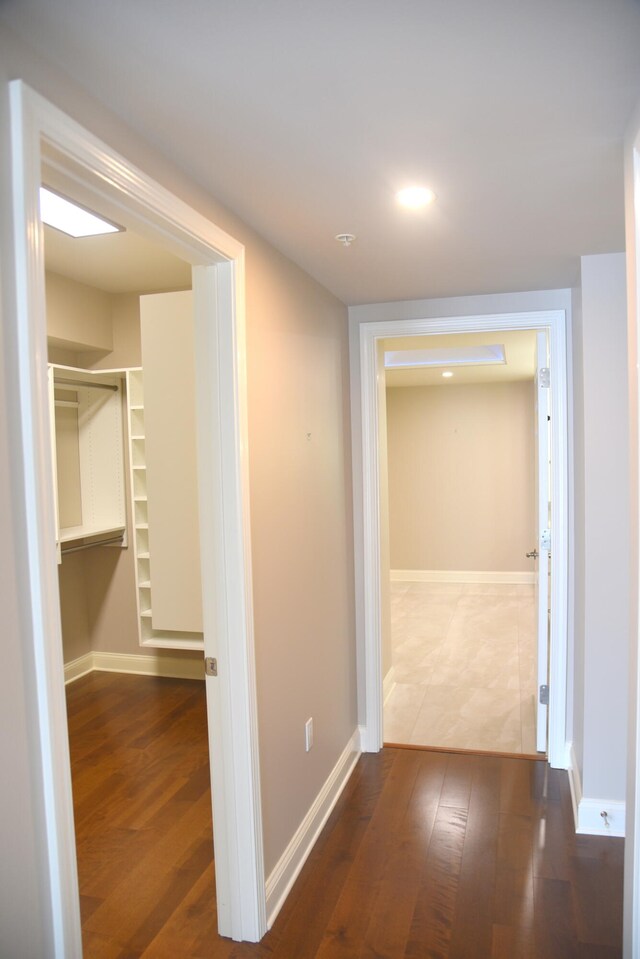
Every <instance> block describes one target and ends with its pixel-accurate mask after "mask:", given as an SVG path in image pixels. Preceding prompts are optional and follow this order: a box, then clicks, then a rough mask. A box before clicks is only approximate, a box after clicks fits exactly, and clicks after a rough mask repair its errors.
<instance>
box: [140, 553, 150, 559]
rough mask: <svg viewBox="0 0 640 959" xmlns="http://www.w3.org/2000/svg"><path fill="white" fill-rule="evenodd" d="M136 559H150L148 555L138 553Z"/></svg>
mask: <svg viewBox="0 0 640 959" xmlns="http://www.w3.org/2000/svg"><path fill="white" fill-rule="evenodd" d="M138 559H151V555H150V553H138Z"/></svg>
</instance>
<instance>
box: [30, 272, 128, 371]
mask: <svg viewBox="0 0 640 959" xmlns="http://www.w3.org/2000/svg"><path fill="white" fill-rule="evenodd" d="M45 278H46V298H47V335H48V336H49V337H51V338H52V340H53V341H54V343H55V344H56V345H57V346H61V347H62V348H63V349H73V350H78V351H80V350H82V349H85V350H89V349H90V350H100V351H103V352H111V350H112V349H113V333H112V323H111V296H110V295H109V293H105V292H104V291H103V290H97V289H95V288H94V287H92V286H87V285H86V284H85V283H78V282H77V281H76V280H71V279H70V278H69V277H67V276H60V275H59V274H58V273H52V272H50V271H49V270H47V273H46V277H45Z"/></svg>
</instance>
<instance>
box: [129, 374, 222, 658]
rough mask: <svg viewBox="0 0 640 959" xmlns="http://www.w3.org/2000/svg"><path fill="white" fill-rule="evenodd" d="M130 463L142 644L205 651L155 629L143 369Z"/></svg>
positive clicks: (190, 638)
mask: <svg viewBox="0 0 640 959" xmlns="http://www.w3.org/2000/svg"><path fill="white" fill-rule="evenodd" d="M127 408H128V429H129V463H130V474H131V502H132V512H133V523H132V526H133V537H132V540H133V545H134V549H135V574H136V594H137V604H138V621H139V624H140V644H141V645H142V646H156V647H164V648H167V649H203V647H204V642H203V637H202V634H201V633H195V632H183V631H178V630H167V629H157V628H154V622H153V603H152V596H153V585H152V584H153V574H152V570H153V565H152V554H151V549H150V542H149V498H148V485H147V457H146V449H145V443H146V433H145V416H144V413H145V411H144V376H143V370H142V369H141V368H137V369H130V370H127Z"/></svg>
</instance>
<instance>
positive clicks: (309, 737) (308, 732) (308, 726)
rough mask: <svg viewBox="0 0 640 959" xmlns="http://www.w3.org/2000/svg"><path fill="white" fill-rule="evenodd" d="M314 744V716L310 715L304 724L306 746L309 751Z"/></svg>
mask: <svg viewBox="0 0 640 959" xmlns="http://www.w3.org/2000/svg"><path fill="white" fill-rule="evenodd" d="M312 746H313V717H312V716H310V717H309V719H307V721H306V723H305V724H304V748H305V751H306V752H309V750H310V749H311V747H312Z"/></svg>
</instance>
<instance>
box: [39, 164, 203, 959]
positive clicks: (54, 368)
mask: <svg viewBox="0 0 640 959" xmlns="http://www.w3.org/2000/svg"><path fill="white" fill-rule="evenodd" d="M43 189H44V190H45V191H46V192H45V195H44V204H46V203H47V202H49V200H50V199H51V197H53V200H52V201H51V202H53V203H55V204H56V205H57V206H59V205H60V201H61V198H62V197H64V204H66V203H71V204H72V206H71V207H69V209H68V212H69V214H70V215H71V214H72V213H73V205H75V204H76V203H77V202H78V201H79V199H80V198H79V197H78V195H77V193H78V190H77V188H76V189H74V186H73V184H72V183H70V182H68V181H65V179H64V178H63V177H62V176H61V175H60V173H59V171H56V170H55V169H52V168H48V169H47V168H45V170H44V184H43ZM52 190H56V192H54V193H52V192H51V191H52ZM64 204H63V205H64ZM80 209H81V210H84V206H83V207H82V208H80ZM93 211H94V213H99V214H100V215H101V216H106V215H107V214H111V213H112V211H111V210H110V209H108V208H107V207H106V206H105V204H104V203H100V204H99V205H98V207H97V208H96V207H95V205H94V206H93ZM114 212H115V211H114ZM51 214H52V215H51ZM43 218H44V219H45V224H44V229H43V235H44V252H45V257H44V259H45V270H46V274H45V277H46V278H45V290H46V314H47V341H48V346H49V351H48V352H49V356H48V358H49V383H50V403H51V413H52V416H51V420H52V424H53V429H52V458H53V462H54V487H55V501H56V507H57V508H56V519H57V524H56V546H57V550H58V559H59V566H58V570H59V580H60V609H61V618H62V623H61V626H62V647H63V649H62V651H63V659H64V669H65V680H66V686H67V690H66V691H67V721H68V727H69V745H70V753H71V773H72V782H73V787H72V792H73V804H74V819H75V836H76V854H77V865H78V881H79V889H80V905H81V918H82V938H83V946H84V952H85V954H86V955H93V954H94V953H97V952H100V951H102V950H104V949H107V948H109V947H113V948H118V949H124V950H126V949H134V948H135V949H139V950H142V951H144V949H145V948H147V947H148V946H149V945H150V944H151V943H152V942H158V941H165V940H168V941H171V939H172V937H173V936H175V930H174V929H173V927H174V926H175V924H176V923H178V922H179V916H180V914H181V912H183V911H184V910H185V909H187V908H193V903H194V901H196V902H199V903H200V904H201V910H200V911H201V912H202V913H204V914H205V915H206V902H207V900H208V901H209V903H210V904H213V903H215V883H214V876H213V833H212V822H211V792H210V776H209V755H208V749H207V714H206V703H205V688H204V670H203V664H202V658H203V651H204V638H203V623H202V596H201V586H200V584H201V572H200V543H199V525H200V524H199V516H198V484H197V450H196V435H195V423H196V392H195V347H194V323H193V295H192V292H191V289H190V285H191V266H190V264H187V263H185V262H184V261H183V260H180V259H178V258H176V257H174V256H172V255H171V254H170V253H169V252H167V251H166V250H164V249H163V248H162V247H161V246H160V245H158V244H156V243H154V242H153V241H151V240H149V239H144V238H143V237H141V236H140V235H138V234H136V233H135V231H134V230H132V229H130V228H126V229H125V228H123V227H122V226H120V227H119V229H118V230H116V231H112V232H108V233H106V234H98V235H89V236H71V235H69V234H68V233H66V232H64V231H65V228H67V229H69V228H71V227H69V226H68V224H67V222H66V221H65V220H62V221H59V220H58V219H57V214H56V212H55V210H53V211H48V208H47V206H46V205H44V206H43ZM47 219H51V220H52V221H53V222H54V223H56V224H57V227H54V226H52V225H48V224H47ZM109 225H110V224H108V226H109ZM96 229H101V227H100V225H99V224H98V225H97V226H96ZM163 847H166V848H167V850H168V849H169V848H170V849H171V855H168V854H167V853H165V854H163ZM154 892H155V896H154ZM156 896H157V897H158V898H159V902H156V901H155V897H156ZM202 904H204V908H202ZM214 916H215V913H214V911H213V909H211V911H210V921H209V922H208V923H206V924H205V925H206V927H207V928H209V929H211V928H215V920H214Z"/></svg>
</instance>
